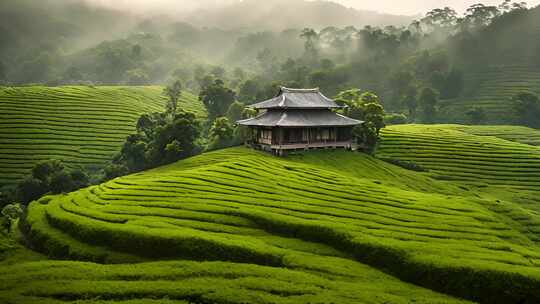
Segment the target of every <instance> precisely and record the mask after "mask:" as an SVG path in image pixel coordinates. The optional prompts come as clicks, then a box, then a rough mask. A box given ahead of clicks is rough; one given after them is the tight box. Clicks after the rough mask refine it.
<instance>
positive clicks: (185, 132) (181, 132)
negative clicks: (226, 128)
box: [143, 111, 200, 168]
mask: <svg viewBox="0 0 540 304" xmlns="http://www.w3.org/2000/svg"><path fill="white" fill-rule="evenodd" d="M199 129H200V127H199V123H198V121H197V119H196V117H195V114H193V113H189V112H183V111H182V112H180V113H178V114H176V116H175V118H174V120H173V121H172V122H170V123H167V124H166V125H164V126H157V130H156V131H155V132H154V135H153V137H152V138H151V139H149V141H148V143H147V144H146V146H145V147H146V151H145V162H144V163H143V164H144V166H145V167H146V168H150V167H154V166H158V165H162V164H168V163H171V162H175V161H177V160H179V159H182V158H186V157H188V156H191V155H194V154H195V153H196V152H197V149H198V147H197V144H196V141H197V139H198V138H199V136H200V130H199ZM175 141H176V142H175Z"/></svg>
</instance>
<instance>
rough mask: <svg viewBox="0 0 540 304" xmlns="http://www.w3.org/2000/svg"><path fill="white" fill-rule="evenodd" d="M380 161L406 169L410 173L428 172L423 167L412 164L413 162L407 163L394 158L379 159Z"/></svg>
mask: <svg viewBox="0 0 540 304" xmlns="http://www.w3.org/2000/svg"><path fill="white" fill-rule="evenodd" d="M380 160H383V161H385V162H387V163H391V164H392V165H396V166H399V167H401V168H404V169H407V170H412V171H416V172H427V171H428V169H426V168H424V167H422V166H420V165H419V164H417V163H414V162H408V161H404V160H400V159H395V158H380Z"/></svg>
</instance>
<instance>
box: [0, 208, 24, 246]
mask: <svg viewBox="0 0 540 304" xmlns="http://www.w3.org/2000/svg"><path fill="white" fill-rule="evenodd" d="M1 215H2V216H1V218H0V228H1V229H2V230H4V231H5V232H7V233H8V234H9V233H10V232H11V226H12V225H13V223H15V222H16V221H17V220H18V219H19V218H20V217H21V216H22V215H23V211H22V209H21V207H20V206H19V205H16V204H9V205H6V206H4V207H3V208H2V212H1ZM1 241H2V240H1V239H0V242H1ZM0 247H1V246H0ZM0 253H1V250H0Z"/></svg>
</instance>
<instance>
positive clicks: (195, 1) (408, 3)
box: [86, 0, 540, 15]
mask: <svg viewBox="0 0 540 304" xmlns="http://www.w3.org/2000/svg"><path fill="white" fill-rule="evenodd" d="M86 1H88V2H93V3H100V4H102V5H105V6H113V7H117V8H122V9H131V10H134V11H136V12H144V11H147V12H156V11H161V10H163V9H165V10H168V11H169V12H170V11H190V10H193V9H198V8H204V7H207V8H208V7H212V6H218V5H224V4H228V3H233V2H238V1H240V0H86ZM258 1H264V2H268V1H272V0H258ZM334 2H338V3H341V4H343V5H345V6H347V7H354V8H357V9H364V10H372V11H378V12H384V13H392V14H402V15H418V14H424V13H426V12H427V11H429V10H431V9H433V8H438V7H444V6H450V7H452V8H454V9H456V10H457V11H458V12H463V11H465V9H466V8H467V7H469V6H470V5H472V4H475V3H484V4H491V5H497V4H500V3H501V2H502V0H334ZM527 3H528V4H529V6H536V5H538V4H540V0H530V1H527Z"/></svg>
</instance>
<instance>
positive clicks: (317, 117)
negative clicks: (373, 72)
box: [237, 110, 362, 127]
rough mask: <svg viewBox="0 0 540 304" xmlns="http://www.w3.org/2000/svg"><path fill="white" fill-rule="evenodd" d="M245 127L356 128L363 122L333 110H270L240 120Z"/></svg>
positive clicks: (239, 122)
mask: <svg viewBox="0 0 540 304" xmlns="http://www.w3.org/2000/svg"><path fill="white" fill-rule="evenodd" d="M237 123H238V124H240V125H243V126H261V127H263V126H265V127H325V126H335V127H339V126H355V125H358V124H361V123H362V121H360V120H356V119H352V118H349V117H346V116H343V115H340V114H337V113H334V112H332V111H331V110H287V111H285V110H268V111H266V112H264V113H262V114H261V115H259V116H257V117H254V118H249V119H244V120H239V121H237Z"/></svg>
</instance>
